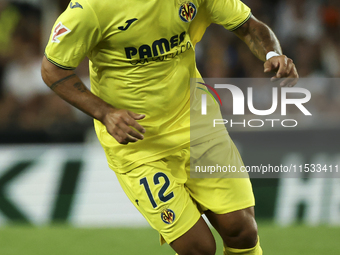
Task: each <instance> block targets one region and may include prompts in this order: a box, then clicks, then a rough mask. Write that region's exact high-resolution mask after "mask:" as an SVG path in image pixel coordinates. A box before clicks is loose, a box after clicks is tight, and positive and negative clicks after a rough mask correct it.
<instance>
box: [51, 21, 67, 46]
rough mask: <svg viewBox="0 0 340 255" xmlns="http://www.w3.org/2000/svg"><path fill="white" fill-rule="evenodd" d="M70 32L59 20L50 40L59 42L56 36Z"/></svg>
mask: <svg viewBox="0 0 340 255" xmlns="http://www.w3.org/2000/svg"><path fill="white" fill-rule="evenodd" d="M70 32H71V30H70V29H68V28H67V27H65V26H64V25H63V24H62V23H61V22H59V23H58V25H57V26H56V27H55V29H54V31H53V36H52V42H55V43H60V40H59V39H58V38H59V37H61V36H64V35H66V34H68V33H70Z"/></svg>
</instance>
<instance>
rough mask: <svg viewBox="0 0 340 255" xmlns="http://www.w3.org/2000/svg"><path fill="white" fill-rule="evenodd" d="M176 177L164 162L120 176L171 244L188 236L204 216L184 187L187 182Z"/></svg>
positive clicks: (128, 190)
mask: <svg viewBox="0 0 340 255" xmlns="http://www.w3.org/2000/svg"><path fill="white" fill-rule="evenodd" d="M182 171H184V169H183V170H182ZM175 176H176V175H175ZM175 176H174V175H173V174H172V169H169V167H168V164H166V163H165V162H164V161H162V160H158V161H154V162H150V163H147V164H144V165H142V166H139V167H137V168H135V169H134V170H132V171H130V172H128V173H126V174H117V178H118V180H119V182H120V184H121V186H122V188H123V189H124V191H125V193H126V194H127V196H128V197H129V199H130V200H131V202H132V203H133V204H134V205H135V206H136V208H137V209H138V210H139V211H140V212H141V213H142V215H143V216H144V217H145V218H146V220H147V221H148V222H149V224H150V225H151V226H152V227H153V228H154V229H156V230H157V231H158V232H159V233H160V235H161V237H162V238H163V239H164V240H165V241H166V242H167V243H171V242H173V241H174V240H176V239H178V238H179V237H180V236H182V235H183V234H184V233H186V232H187V231H188V230H189V229H190V228H192V227H193V226H194V225H195V224H196V223H197V222H198V220H199V218H200V215H201V214H200V212H199V211H198V209H197V207H196V204H195V203H194V201H193V200H192V198H191V197H190V195H189V193H188V191H187V189H186V188H185V187H184V184H183V183H184V182H185V180H183V179H181V178H178V177H175ZM184 176H185V175H184ZM185 178H186V177H185Z"/></svg>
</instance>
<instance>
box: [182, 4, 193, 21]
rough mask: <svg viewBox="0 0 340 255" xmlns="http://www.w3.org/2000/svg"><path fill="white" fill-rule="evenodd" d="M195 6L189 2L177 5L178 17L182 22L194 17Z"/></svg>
mask: <svg viewBox="0 0 340 255" xmlns="http://www.w3.org/2000/svg"><path fill="white" fill-rule="evenodd" d="M196 13H197V8H196V6H195V5H194V4H193V3H191V2H185V3H183V4H182V5H181V6H180V7H179V17H180V18H181V20H183V21H184V22H190V21H192V20H193V19H194V18H195V17H196Z"/></svg>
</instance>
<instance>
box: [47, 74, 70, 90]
mask: <svg viewBox="0 0 340 255" xmlns="http://www.w3.org/2000/svg"><path fill="white" fill-rule="evenodd" d="M74 76H76V75H75V74H71V75H69V76H66V77H64V78H62V79H60V80H59V81H56V82H55V83H53V84H52V85H51V86H50V89H52V90H54V89H55V88H56V87H58V85H59V84H61V83H63V82H65V81H67V80H69V79H71V78H72V77H74Z"/></svg>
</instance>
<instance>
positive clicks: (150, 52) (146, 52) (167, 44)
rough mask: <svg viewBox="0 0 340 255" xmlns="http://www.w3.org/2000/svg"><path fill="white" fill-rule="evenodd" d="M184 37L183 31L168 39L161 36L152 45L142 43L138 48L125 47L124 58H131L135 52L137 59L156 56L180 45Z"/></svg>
mask: <svg viewBox="0 0 340 255" xmlns="http://www.w3.org/2000/svg"><path fill="white" fill-rule="evenodd" d="M184 37H185V32H183V33H181V34H180V35H174V36H172V37H171V38H170V40H167V39H165V38H161V39H159V40H156V41H154V42H153V43H152V45H147V44H143V45H141V46H139V48H138V49H137V48H135V47H126V48H125V54H126V58H128V59H132V57H134V56H136V55H137V54H138V55H139V59H144V58H152V57H157V56H159V55H162V54H164V53H166V52H168V51H170V50H171V49H172V48H174V47H176V46H178V45H180V44H181V43H182V42H183V41H184Z"/></svg>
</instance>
